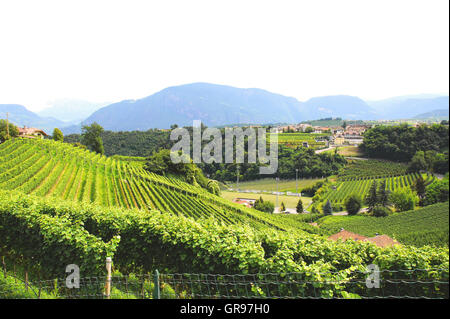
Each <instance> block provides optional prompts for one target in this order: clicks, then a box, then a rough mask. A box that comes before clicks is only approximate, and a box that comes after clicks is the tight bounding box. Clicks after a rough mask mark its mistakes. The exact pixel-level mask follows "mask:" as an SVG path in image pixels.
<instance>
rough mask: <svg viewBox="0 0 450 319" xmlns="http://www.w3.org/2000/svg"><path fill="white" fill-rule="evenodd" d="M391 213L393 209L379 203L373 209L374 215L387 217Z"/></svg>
mask: <svg viewBox="0 0 450 319" xmlns="http://www.w3.org/2000/svg"><path fill="white" fill-rule="evenodd" d="M390 213H391V210H390V209H389V208H387V207H384V206H380V205H377V206H375V207H374V208H373V209H372V216H375V217H386V216H388V215H389V214H390Z"/></svg>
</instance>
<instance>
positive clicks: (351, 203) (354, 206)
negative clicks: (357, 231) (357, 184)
mask: <svg viewBox="0 0 450 319" xmlns="http://www.w3.org/2000/svg"><path fill="white" fill-rule="evenodd" d="M361 205H362V199H361V197H360V196H359V195H357V194H352V195H350V196H349V197H347V199H346V201H345V209H346V210H347V212H348V213H349V214H350V215H356V214H357V213H358V212H359V210H360V209H361Z"/></svg>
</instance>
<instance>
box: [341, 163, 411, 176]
mask: <svg viewBox="0 0 450 319" xmlns="http://www.w3.org/2000/svg"><path fill="white" fill-rule="evenodd" d="M407 169H408V165H406V164H404V163H396V162H388V161H381V160H366V161H364V160H350V161H349V163H348V165H347V166H346V167H345V168H344V170H343V172H342V173H341V174H339V176H340V177H341V180H351V179H355V178H360V177H361V176H364V177H372V178H382V177H394V176H401V175H405V174H406V173H407Z"/></svg>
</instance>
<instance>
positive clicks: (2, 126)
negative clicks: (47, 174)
mask: <svg viewBox="0 0 450 319" xmlns="http://www.w3.org/2000/svg"><path fill="white" fill-rule="evenodd" d="M8 131H9V136H8ZM17 136H19V129H18V128H17V126H15V125H14V124H11V123H9V124H8V123H7V122H6V120H0V143H3V142H4V141H6V140H7V139H8V138H11V137H17Z"/></svg>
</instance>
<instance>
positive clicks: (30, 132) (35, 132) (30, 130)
mask: <svg viewBox="0 0 450 319" xmlns="http://www.w3.org/2000/svg"><path fill="white" fill-rule="evenodd" d="M18 131H19V137H25V138H44V137H45V136H48V135H47V133H45V132H44V131H43V130H41V129H38V128H34V127H26V126H24V127H19V128H18Z"/></svg>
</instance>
